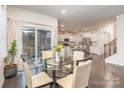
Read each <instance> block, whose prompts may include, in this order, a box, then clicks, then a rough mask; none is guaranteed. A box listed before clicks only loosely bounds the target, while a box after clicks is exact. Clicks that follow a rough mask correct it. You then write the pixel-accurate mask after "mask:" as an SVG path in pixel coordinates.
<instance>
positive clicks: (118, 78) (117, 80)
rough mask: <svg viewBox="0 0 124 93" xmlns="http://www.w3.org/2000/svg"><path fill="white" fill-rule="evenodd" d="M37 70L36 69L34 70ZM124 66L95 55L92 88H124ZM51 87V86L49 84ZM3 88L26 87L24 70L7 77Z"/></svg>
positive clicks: (90, 81) (90, 82)
mask: <svg viewBox="0 0 124 93" xmlns="http://www.w3.org/2000/svg"><path fill="white" fill-rule="evenodd" d="M35 71H36V70H35V69H34V70H33V72H35ZM123 73H124V67H121V66H117V65H112V64H108V63H105V62H104V58H103V55H100V56H97V55H93V65H92V69H91V74H90V80H89V87H90V88H123V87H124V75H123ZM48 87H49V86H48ZM3 88H25V79H24V74H23V72H19V73H18V75H17V76H16V77H14V78H12V79H6V80H5V82H4V84H3Z"/></svg>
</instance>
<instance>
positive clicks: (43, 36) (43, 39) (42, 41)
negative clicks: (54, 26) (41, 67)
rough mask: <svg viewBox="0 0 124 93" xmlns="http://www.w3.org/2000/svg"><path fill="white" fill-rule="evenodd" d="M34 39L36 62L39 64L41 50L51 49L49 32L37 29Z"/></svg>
mask: <svg viewBox="0 0 124 93" xmlns="http://www.w3.org/2000/svg"><path fill="white" fill-rule="evenodd" d="M36 41H37V44H36V46H37V49H36V51H37V53H36V54H37V58H36V59H37V64H41V60H42V59H41V57H42V51H43V50H50V49H51V32H50V31H44V30H41V29H38V30H37V40H36Z"/></svg>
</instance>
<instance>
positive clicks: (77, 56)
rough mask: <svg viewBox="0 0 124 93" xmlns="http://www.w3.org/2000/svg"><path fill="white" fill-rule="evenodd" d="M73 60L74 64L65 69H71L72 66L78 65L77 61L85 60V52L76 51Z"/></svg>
mask: <svg viewBox="0 0 124 93" xmlns="http://www.w3.org/2000/svg"><path fill="white" fill-rule="evenodd" d="M72 58H73V64H69V65H65V67H67V68H71V67H72V66H74V65H76V61H77V60H83V59H84V52H83V51H74V52H73V56H72Z"/></svg>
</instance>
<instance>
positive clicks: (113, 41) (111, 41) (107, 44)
mask: <svg viewBox="0 0 124 93" xmlns="http://www.w3.org/2000/svg"><path fill="white" fill-rule="evenodd" d="M116 40H117V39H114V40H112V41H110V42H108V43H107V44H104V45H105V46H107V45H109V44H111V43H113V42H116Z"/></svg>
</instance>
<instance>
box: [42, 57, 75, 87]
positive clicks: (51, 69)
mask: <svg viewBox="0 0 124 93" xmlns="http://www.w3.org/2000/svg"><path fill="white" fill-rule="evenodd" d="M44 70H45V71H46V73H47V74H48V75H49V76H51V77H52V78H53V87H57V84H56V80H57V79H58V78H62V77H64V76H66V75H68V74H70V73H72V71H73V60H72V57H60V61H56V60H55V58H49V59H46V60H44Z"/></svg>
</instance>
